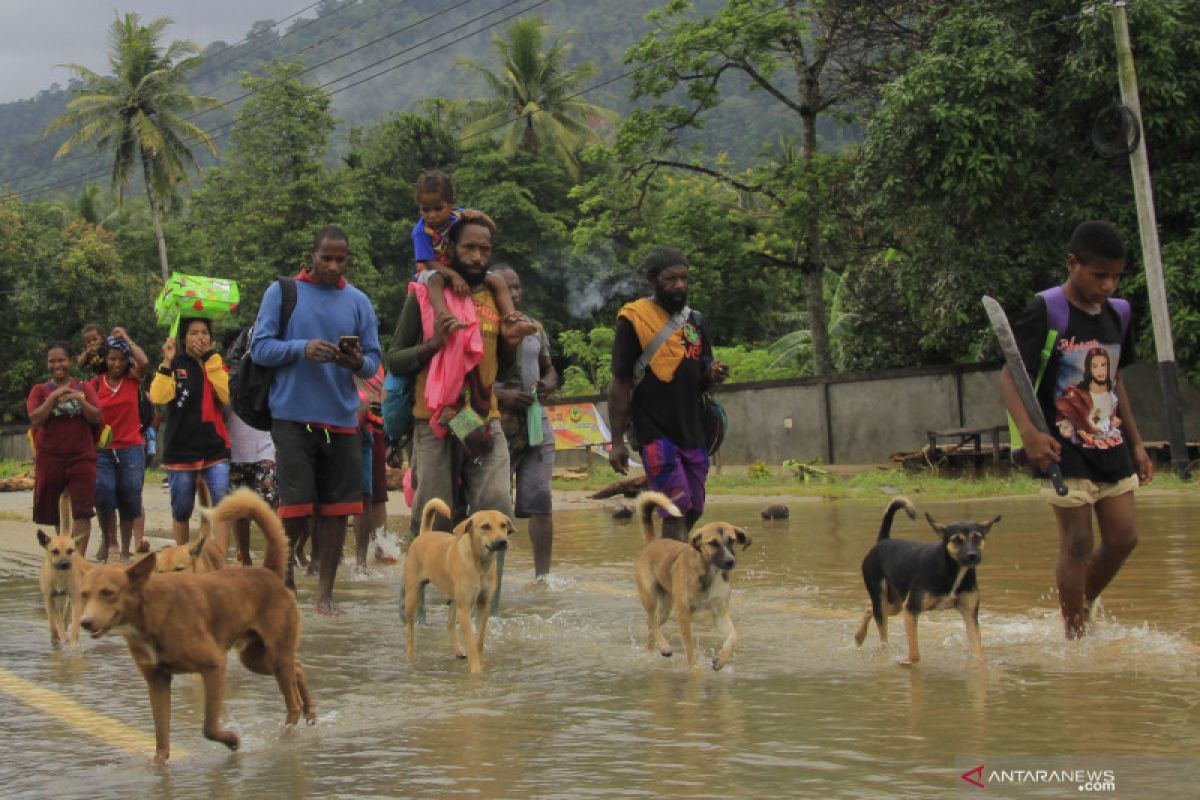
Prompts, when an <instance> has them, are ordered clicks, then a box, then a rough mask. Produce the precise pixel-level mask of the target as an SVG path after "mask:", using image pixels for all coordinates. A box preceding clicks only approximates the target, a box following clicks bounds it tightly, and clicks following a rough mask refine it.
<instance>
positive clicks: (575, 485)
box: [553, 466, 1200, 500]
mask: <svg viewBox="0 0 1200 800" xmlns="http://www.w3.org/2000/svg"><path fill="white" fill-rule="evenodd" d="M835 470H836V468H835ZM572 472H574V473H576V474H579V475H584V474H585V471H584V470H572ZM621 478H622V476H620V475H617V474H616V473H615V472H613V471H612V469H611V468H609V467H607V466H596V467H593V468H592V469H590V470H588V471H586V477H584V478H582V479H579V480H571V479H568V478H563V477H557V478H555V479H554V482H553V486H554V488H555V489H561V490H576V491H579V490H584V491H589V492H594V491H596V490H598V489H602V488H604V487H605V486H608V485H609V484H611V483H614V482H615V481H617V480H619V479H621ZM1150 488H1152V489H1155V490H1167V491H1181V492H1189V493H1194V494H1200V481H1196V480H1195V479H1193V480H1190V481H1186V482H1185V481H1183V480H1181V479H1180V478H1178V477H1176V476H1175V475H1172V474H1167V473H1166V472H1165V470H1164V472H1161V473H1160V474H1158V475H1156V476H1155V478H1154V483H1153V484H1152V485H1151V487H1150ZM706 489H707V491H708V494H709V495H711V496H714V497H719V496H721V495H751V496H755V497H763V498H770V497H779V496H793V497H795V496H800V497H823V498H826V499H830V500H840V499H855V498H870V499H876V498H878V497H880V496H881V495H896V494H904V495H908V496H910V497H915V496H920V497H925V498H928V499H931V500H945V499H960V498H972V497H1006V496H1013V495H1035V494H1038V493H1039V491H1040V490H1041V484H1040V483H1039V482H1037V481H1034V480H1033V479H1032V478H1030V477H1028V476H1027V475H1026V474H1025V473H1024V472H1019V471H1015V470H1014V471H1012V472H1010V473H1007V474H984V475H982V476H978V477H974V476H968V475H963V476H947V475H935V474H932V473H929V472H908V471H906V470H903V469H899V468H895V469H888V468H876V467H866V468H863V469H862V470H860V471H856V472H841V471H840V470H838V471H833V470H831V471H830V474H827V475H825V476H811V475H810V477H808V479H807V480H804V479H802V478H795V477H793V476H792V474H791V473H790V472H788V471H786V470H784V469H782V468H774V469H770V468H768V469H766V470H763V469H762V468H761V467H759V468H757V469H755V468H751V469H749V470H747V468H744V467H725V468H724V469H722V470H721V471H720V472H716V471H713V472H710V473H709V476H708V482H707V484H706Z"/></svg>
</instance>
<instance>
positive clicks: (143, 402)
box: [138, 384, 154, 430]
mask: <svg viewBox="0 0 1200 800" xmlns="http://www.w3.org/2000/svg"><path fill="white" fill-rule="evenodd" d="M138 426H139V427H140V428H141V429H142V430H145V429H146V428H150V427H153V426H154V403H151V402H150V395H149V393H147V392H146V388H145V387H144V386H142V385H141V384H138Z"/></svg>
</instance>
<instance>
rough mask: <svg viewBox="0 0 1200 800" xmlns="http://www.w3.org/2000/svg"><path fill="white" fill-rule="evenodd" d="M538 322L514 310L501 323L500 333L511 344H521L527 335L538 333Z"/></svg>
mask: <svg viewBox="0 0 1200 800" xmlns="http://www.w3.org/2000/svg"><path fill="white" fill-rule="evenodd" d="M537 330H538V328H537V324H536V323H534V322H533V320H531V319H529V317H527V316H525V315H524V314H522V313H521V312H519V311H514V312H513V313H511V314H509V315H508V316H507V317H505V318H504V321H503V322H501V323H500V334H501V335H502V336H503V337H504V340H505V341H506V342H508V343H509V344H519V343H520V342H521V340H522V339H524V338H525V337H526V336H532V335H533V334H535V333H537Z"/></svg>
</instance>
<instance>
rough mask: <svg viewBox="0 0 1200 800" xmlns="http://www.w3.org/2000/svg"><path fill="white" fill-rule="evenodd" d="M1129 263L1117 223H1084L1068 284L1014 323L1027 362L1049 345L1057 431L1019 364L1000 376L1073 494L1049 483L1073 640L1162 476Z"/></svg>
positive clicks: (1032, 441) (1037, 452) (1018, 419)
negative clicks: (1133, 390) (1151, 437)
mask: <svg viewBox="0 0 1200 800" xmlns="http://www.w3.org/2000/svg"><path fill="white" fill-rule="evenodd" d="M1126 261H1127V249H1126V246H1125V241H1124V239H1123V238H1122V236H1121V234H1120V233H1119V232H1118V231H1117V229H1116V228H1115V227H1113V226H1112V225H1111V224H1110V223H1107V222H1084V223H1083V224H1081V225H1080V226H1079V227H1078V228H1076V229H1075V232H1074V234H1072V236H1071V244H1070V252H1069V253H1068V255H1067V280H1066V282H1065V283H1064V284H1063V285H1062V286H1061V287H1056V288H1054V289H1050V290H1047V291H1046V292H1042V293H1040V294H1038V295H1037V296H1035V297H1034V298H1033V300H1032V301H1031V302H1030V303H1029V305H1027V306H1026V308H1025V310H1024V312H1022V314H1021V315H1020V317H1019V318H1018V319H1017V321H1016V323H1015V324H1014V325H1013V332H1014V335H1015V338H1016V342H1017V346H1018V347H1019V349H1020V353H1021V359H1022V361H1023V362H1024V364H1025V365H1035V366H1036V365H1039V363H1040V361H1041V358H1042V353H1043V348H1045V350H1046V351H1048V353H1049V355H1048V360H1047V363H1046V365H1045V368H1044V374H1043V379H1042V380H1041V382H1040V385H1039V391H1038V392H1037V399H1038V402H1039V405H1040V408H1041V412H1042V414H1044V416H1045V421H1046V422H1049V423H1050V432H1045V431H1044V430H1039V429H1038V426H1037V425H1036V424H1035V419H1034V418H1033V417H1032V416H1031V414H1030V413H1029V412H1028V411H1027V410H1026V407H1025V404H1024V403H1022V401H1021V396H1020V394H1019V392H1018V390H1017V385H1016V382H1015V381H1014V380H1013V375H1012V373H1011V372H1010V371H1009V370H1010V367H1009V366H1005V367H1004V369H1003V370H1002V371H1001V376H1000V387H1001V392H1002V393H1003V396H1004V404H1005V406H1006V407H1007V408H1008V413H1009V414H1010V415H1011V416H1012V418H1013V421H1014V422H1015V423H1016V426H1017V430H1018V431H1019V432H1020V435H1021V438H1022V440H1023V441H1024V444H1025V452H1026V454H1027V456H1028V458H1029V461H1030V463H1031V464H1032V465H1033V466H1034V467H1035V469H1036V472H1035V474H1036V475H1039V476H1041V477H1046V475H1047V473H1048V472H1049V470H1050V469H1051V466H1052V465H1057V466H1058V467H1059V468H1060V469H1061V472H1062V475H1063V484H1064V485H1065V487H1066V490H1067V491H1066V494H1065V495H1060V493H1058V492H1055V490H1054V488H1053V487H1052V486H1050V485H1049V484H1050V481H1048V480H1047V481H1045V484H1046V485H1045V486H1044V488H1043V490H1042V491H1043V494H1044V495H1045V496H1046V497H1047V498H1048V499H1049V502H1050V505H1051V507H1052V508H1053V509H1054V516H1055V518H1056V520H1057V522H1058V538H1059V552H1058V565H1057V569H1056V578H1057V582H1058V595H1059V605H1060V606H1061V608H1062V614H1063V623H1064V626H1065V628H1066V635H1067V638H1069V639H1075V638H1079V637H1080V636H1082V635H1083V634H1084V633H1085V632H1086V626H1087V623H1088V619H1089V614H1090V612H1091V608H1092V604H1093V603H1094V602H1095V601H1096V598H1098V597H1099V596H1100V593H1101V592H1102V591H1104V589H1105V587H1107V586H1108V584H1109V582H1110V581H1112V579H1113V577H1114V576H1116V574H1117V571H1118V570H1119V569H1120V568H1121V565H1122V564H1123V563H1124V562H1125V559H1126V558H1127V557H1128V556H1129V554H1130V553H1131V552H1133V548H1134V547H1135V546H1136V545H1137V528H1136V524H1135V523H1136V517H1135V513H1134V498H1133V490H1134V488H1135V487H1136V486H1138V485H1139V484H1142V485H1144V484H1147V483H1149V482H1150V481H1151V479H1152V478H1153V475H1154V468H1153V465H1152V464H1151V462H1150V458H1149V456H1148V455H1147V454H1146V448H1145V447H1144V446H1143V444H1142V437H1141V434H1140V433H1139V432H1138V428H1137V424H1136V423H1135V422H1134V417H1133V409H1132V408H1131V407H1130V405H1129V397H1128V395H1127V394H1126V392H1125V386H1124V384H1123V383H1122V381H1121V376H1120V370H1121V369H1123V368H1124V367H1125V366H1126V365H1128V364H1129V363H1131V362H1132V361H1133V346H1132V345H1133V336H1132V334H1131V330H1130V329H1131V326H1130V325H1129V305H1128V303H1126V302H1125V301H1123V300H1118V299H1116V298H1113V297H1112V295H1113V293H1114V292H1115V291H1116V288H1117V284H1118V282H1119V281H1120V278H1121V275H1122V273H1123V272H1124V271H1125V265H1126ZM1051 331H1055V332H1056V333H1054V334H1051V333H1050V332H1051ZM1093 511H1094V512H1095V516H1096V520H1097V522H1098V524H1099V527H1100V545H1099V547H1097V546H1095V538H1094V535H1093V533H1092V514H1093Z"/></svg>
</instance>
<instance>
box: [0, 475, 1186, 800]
mask: <svg viewBox="0 0 1200 800" xmlns="http://www.w3.org/2000/svg"><path fill="white" fill-rule="evenodd" d="M886 502H887V498H884V497H882V496H881V500H880V502H878V503H874V504H871V503H862V502H856V503H844V502H824V503H812V504H804V505H794V506H793V507H792V518H791V519H790V520H787V521H780V522H772V523H763V522H762V521H761V520H759V519H758V518H757V511H758V507H757V506H721V505H716V506H714V507H712V508H711V509H710V512H711V513H710V514H709V515H707V516H706V518H707V519H726V520H728V521H730V522H733V523H734V524H737V525H741V526H744V527H746V528H748V529H749V531H750V532H751V534H752V536H753V537H754V543H753V546H752V547H751V548H750V549H749V550H747V551H745V552H744V553H740V554H739V562H738V566H737V569H736V570H735V571H734V597H733V618H734V622H735V624H736V626H737V628H738V631H739V634H740V643H739V645H738V649H737V651H736V652H735V654H734V658H733V661H732V663H731V665H730V666H729V667H727V668H726V669H725V670H723V671H722V672H719V673H715V672H713V671H711V669H707V668H697V669H695V670H692V671H689V670H688V669H687V664H686V660H685V658H684V656H683V650H682V647H678V643H679V640H678V628H677V627H676V625H675V623H674V620H673V619H672V621H671V622H669V623H668V625H667V628H666V631H667V635H668V637H670V638H671V639H672V642H673V643H674V644H676V646H677V649H676V655H675V656H674V657H673V658H669V659H664V658H662V657H661V656H659V655H658V654H657V653H654V652H651V651H650V650H648V649H647V646H646V633H645V626H644V617H643V613H642V610H641V607H640V604H639V602H638V600H637V597H636V595H635V593H634V590H633V582H632V566H631V565H632V562H633V559H634V556H635V555H636V553H637V551H638V549H639V545H640V539H641V534H640V532H639V530H638V528H637V527H636V526H635V525H633V524H630V523H618V522H614V521H612V520H611V519H610V518H609V516H608V512H606V511H574V512H568V513H562V514H559V515H557V516H556V531H555V550H554V556H555V565H554V576H553V579H552V580H551V581H549V582H548V583H534V582H532V581H531V580H530V576H531V573H532V565H531V559H530V555H529V547H528V539H527V538H526V537H525V536H524V535H523V534H520V535H518V536H517V537H515V539H514V542H513V546H512V548H511V550H510V552H509V561H508V570H507V575H506V582H505V586H504V595H503V615H502V617H501V618H500V619H494V620H493V623H492V625H491V626H490V627H489V630H488V639H487V645H486V657H487V665H486V667H485V671H484V673H483V674H482V676H472V675H470V674H468V672H467V667H466V663H465V661H459V660H457V659H455V658H454V657H453V655H452V654H451V652H450V649H449V644H448V642H447V636H446V633H445V628H444V621H445V614H446V611H445V608H444V607H442V606H437V605H434V604H433V603H431V604H430V609H429V624H428V625H426V626H418V629H417V653H416V659H415V661H413V662H411V663H410V662H408V661H407V660H406V659H405V658H404V633H403V629H402V627H401V625H400V621H399V618H398V613H397V599H398V584H399V579H400V571H399V569H398V568H396V567H373V568H372V570H371V572H370V573H369V574H368V575H367V576H366V577H365V578H359V579H357V580H353V579H350V577H349V574H348V573H349V570H348V569H346V568H343V570H344V573H345V575H346V577H345V579H343V578H341V577H339V582H338V586H337V589H336V595H337V598H338V599H339V601H340V602H341V603H342V605H343V608H344V609H345V610H346V612H347V613H346V614H345V615H344V616H342V617H340V618H337V619H326V618H321V617H318V616H316V615H315V614H313V613H312V599H313V598H312V589H313V588H314V582H313V579H311V578H310V579H306V580H305V581H304V582H303V583H302V585H301V597H300V599H301V606H302V609H303V611H304V625H305V627H304V635H303V640H302V644H301V648H300V656H301V658H302V659H303V662H304V665H305V669H306V670H307V673H308V676H309V683H310V685H311V687H312V690H313V694H314V697H315V699H316V701H317V710H318V713H319V715H320V719H319V721H318V723H317V724H316V725H315V726H313V727H306V728H301V729H299V730H297V731H295V732H293V733H292V734H290V735H288V736H282V735H281V725H282V720H283V716H284V709H283V702H282V699H281V698H280V696H279V693H278V690H277V689H276V687H275V683H274V681H273V680H271V679H270V678H265V677H260V676H256V675H251V674H250V673H248V672H247V671H246V670H245V669H244V668H242V666H241V665H240V663H238V662H237V661H236V659H232V658H231V660H230V670H229V680H228V693H227V697H226V702H225V719H226V721H227V723H228V724H229V725H230V726H231V727H233V728H234V729H235V730H237V731H238V732H239V733H240V734H241V736H242V749H241V751H239V752H237V753H230V752H228V751H227V750H225V748H223V747H222V746H220V745H217V744H215V743H211V742H208V741H206V740H205V739H204V738H203V737H202V735H201V733H200V721H201V715H202V692H201V689H200V685H199V682H198V681H197V680H196V679H194V678H191V677H187V676H181V677H179V678H177V679H176V681H175V685H174V690H173V717H172V746H173V748H174V752H175V754H174V755H173V757H172V760H171V762H170V764H169V765H168V766H166V767H162V768H159V767H155V766H153V765H151V763H150V761H149V758H148V756H147V755H146V754H145V753H137V752H130V751H128V750H127V749H122V748H121V747H118V746H117V745H115V744H114V743H113V742H111V741H106V740H105V739H102V738H97V737H96V735H95V732H96V731H97V728H96V723H94V722H93V723H91V725H90V726H84V725H82V723H81V724H80V725H79V726H77V725H76V724H75V723H72V722H71V721H69V720H65V719H59V718H56V717H54V716H52V715H50V714H48V713H46V712H44V711H41V710H37V709H35V708H32V707H30V706H28V705H25V704H24V703H23V702H21V701H19V700H17V699H15V698H14V697H13V696H10V695H6V694H4V693H2V692H0V715H2V718H3V724H2V725H0V752H3V753H4V754H5V756H4V758H3V759H0V796H4V797H19V796H22V797H48V796H54V797H60V798H69V797H115V796H123V797H135V796H136V797H149V796H154V797H159V798H173V797H207V798H218V797H232V796H260V797H303V796H314V797H316V796H319V797H345V798H364V797H473V798H510V797H511V798H525V797H599V798H609V797H651V796H654V797H687V798H693V797H694V798H728V797H772V798H776V797H854V798H858V797H879V798H884V797H889V798H890V797H914V798H925V797H943V796H947V795H952V794H954V793H955V792H967V793H969V792H980V790H979V789H977V788H975V787H974V786H972V785H970V784H969V783H967V782H966V781H965V780H964V779H963V778H961V777H960V775H961V774H962V773H964V772H967V771H968V770H971V769H973V768H975V767H976V766H978V765H983V766H984V770H983V771H982V773H977V774H976V777H982V778H984V779H985V783H986V787H987V788H986V792H981V793H980V795H979V796H981V797H982V796H987V797H1067V796H1079V795H1080V794H1083V793H1087V792H1089V791H1091V790H1098V791H1097V793H1099V794H1102V795H1107V796H1114V797H1139V798H1141V797H1155V798H1158V797H1197V796H1200V789H1198V788H1197V787H1198V781H1200V755H1198V754H1200V724H1198V722H1200V719H1198V717H1200V712H1198V707H1200V674H1198V673H1200V670H1198V668H1197V654H1198V653H1200V622H1198V621H1197V618H1196V606H1197V603H1196V599H1197V594H1198V593H1200V575H1198V573H1197V564H1200V544H1198V543H1197V540H1196V538H1195V536H1194V535H1192V534H1193V533H1194V531H1195V525H1194V523H1193V519H1194V515H1195V514H1196V513H1197V511H1198V510H1200V503H1198V502H1197V498H1196V497H1195V496H1172V497H1165V496H1163V497H1146V498H1141V499H1139V501H1138V514H1139V529H1140V534H1141V543H1140V545H1139V548H1138V550H1137V551H1136V552H1135V553H1134V555H1133V557H1132V559H1131V561H1130V562H1129V563H1128V564H1127V565H1126V567H1125V568H1124V570H1123V571H1122V572H1121V574H1120V575H1119V576H1118V577H1117V580H1116V581H1115V583H1114V585H1113V586H1111V587H1110V589H1109V591H1108V592H1107V593H1106V595H1105V596H1104V598H1103V601H1104V612H1103V614H1102V615H1101V619H1100V620H1099V621H1098V623H1097V625H1096V629H1095V632H1094V635H1092V636H1091V637H1089V638H1087V639H1086V640H1084V641H1081V642H1067V641H1065V640H1064V639H1063V637H1062V634H1061V624H1060V621H1059V617H1058V611H1057V600H1056V597H1055V594H1054V578H1053V565H1054V558H1055V550H1056V541H1055V534H1054V529H1053V522H1052V515H1051V513H1050V511H1049V510H1048V509H1047V508H1046V507H1045V506H1044V505H1043V504H1042V503H1041V502H1040V501H1038V500H1036V499H1017V500H1013V499H1008V500H984V501H971V502H952V503H936V504H933V503H931V504H928V505H925V504H922V503H921V502H920V499H919V498H917V502H918V506H920V507H921V509H922V510H923V511H924V510H929V511H932V512H933V514H934V515H935V516H936V517H937V518H938V519H939V520H941V521H950V520H953V519H962V518H971V519H986V518H990V517H991V516H993V515H995V514H997V513H1002V514H1003V515H1004V519H1003V521H1001V522H1000V523H999V524H997V525H996V527H995V528H994V529H993V531H992V533H991V535H990V536H989V539H988V547H987V551H986V553H985V558H984V563H983V564H982V566H981V567H980V585H981V589H982V598H983V602H982V612H981V626H982V630H983V642H984V650H985V655H986V666H985V667H983V668H978V667H976V666H974V665H973V663H972V661H971V659H970V658H969V657H968V654H967V644H966V637H965V635H964V632H963V625H962V621H961V618H960V617H959V615H958V613H957V612H955V611H953V610H943V611H935V612H931V613H929V614H926V615H924V616H922V618H921V623H920V634H921V653H922V657H923V661H922V663H921V664H920V665H919V666H918V667H915V668H905V667H901V666H899V665H897V664H896V663H895V661H894V658H895V657H897V656H900V655H902V654H903V653H904V631H903V626H902V625H900V624H899V620H895V621H894V623H893V625H892V626H891V631H892V644H891V650H890V651H884V650H882V649H881V648H880V646H879V643H878V639H877V638H876V633H875V630H874V627H873V626H872V629H871V632H870V634H869V636H868V639H867V642H866V644H865V645H864V646H863V647H862V648H861V649H858V648H855V647H854V645H853V642H852V639H851V637H852V634H853V632H854V628H855V625H856V623H857V620H858V618H859V615H860V614H861V612H862V610H863V609H864V607H865V604H866V594H865V592H864V590H863V588H862V584H861V578H860V576H859V573H858V564H859V562H860V561H861V559H862V556H863V554H864V553H865V552H866V550H867V549H868V548H869V546H870V545H871V543H872V541H873V539H874V536H875V532H876V530H877V529H878V524H879V516H880V513H881V512H882V510H883V508H884V505H885V504H886ZM391 524H392V527H393V529H398V528H400V527H401V524H402V520H401V519H399V518H395V519H393V520H391ZM522 529H523V523H522ZM894 535H896V536H898V537H904V538H915V539H922V540H927V541H930V540H932V537H933V534H932V532H931V531H929V529H928V528H927V527H926V526H925V525H924V523H921V524H918V523H916V522H912V521H909V520H908V519H906V518H904V517H903V515H900V516H899V517H898V518H897V523H896V528H895V529H894ZM696 627H697V629H698V631H699V635H700V647H701V651H702V653H703V654H704V656H705V660H706V661H707V659H709V658H711V656H712V655H713V653H714V651H715V649H716V646H717V645H718V644H719V640H718V638H717V637H716V633H715V630H714V627H713V626H712V624H711V622H710V621H709V620H701V621H699V622H698V624H697V626H696ZM0 670H4V671H8V672H9V673H13V674H15V675H17V676H20V677H21V678H24V679H26V680H28V681H31V682H33V683H35V684H38V685H40V686H42V687H45V688H50V689H53V690H55V691H56V692H58V693H61V694H62V695H64V696H67V697H70V698H72V699H74V700H75V701H77V702H79V703H80V704H82V705H83V706H85V707H86V708H87V709H89V710H91V711H94V712H97V713H99V714H102V715H104V717H105V718H107V719H111V720H115V721H117V722H119V723H122V724H123V725H125V726H129V727H131V728H133V729H136V730H138V731H141V732H144V733H146V734H150V733H151V732H152V730H153V726H152V723H151V719H150V709H149V702H148V700H147V697H146V692H145V687H144V684H143V682H142V680H141V678H140V677H139V676H138V675H137V673H136V671H135V670H134V667H133V665H132V662H131V661H130V658H129V656H128V654H127V652H126V650H125V646H124V643H123V641H122V640H121V639H120V638H119V637H109V638H105V639H101V640H98V641H93V640H90V639H89V640H85V641H84V642H83V643H82V645H81V649H80V651H79V652H70V651H54V650H52V649H51V648H50V647H49V645H48V636H47V633H46V624H45V617H44V614H43V612H42V610H41V603H40V599H39V596H38V590H37V585H36V565H35V564H33V563H21V564H17V565H12V564H10V565H9V566H7V567H5V573H4V574H3V575H0ZM81 727H87V728H88V730H90V731H92V733H88V732H85V731H84V730H81ZM99 731H103V724H101V725H100V728H99ZM1000 770H1003V772H998V771H1000ZM1086 770H1093V771H1096V770H1100V772H1094V773H1093V774H1091V775H1090V776H1089V775H1088V774H1087V773H1086ZM1103 770H1108V772H1107V773H1105V772H1103ZM1039 771H1040V773H1039ZM1068 771H1069V774H1067V775H1064V774H1063V773H1064V772H1068ZM1075 771H1080V774H1076V772H1075ZM1080 775H1082V776H1083V777H1082V778H1081V777H1080ZM1090 778H1096V779H1097V780H1098V781H1099V782H1098V783H1096V784H1094V785H1093V784H1090V783H1089V784H1088V785H1084V784H1082V783H1079V782H1078V781H1079V780H1081V779H1083V780H1090Z"/></svg>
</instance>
